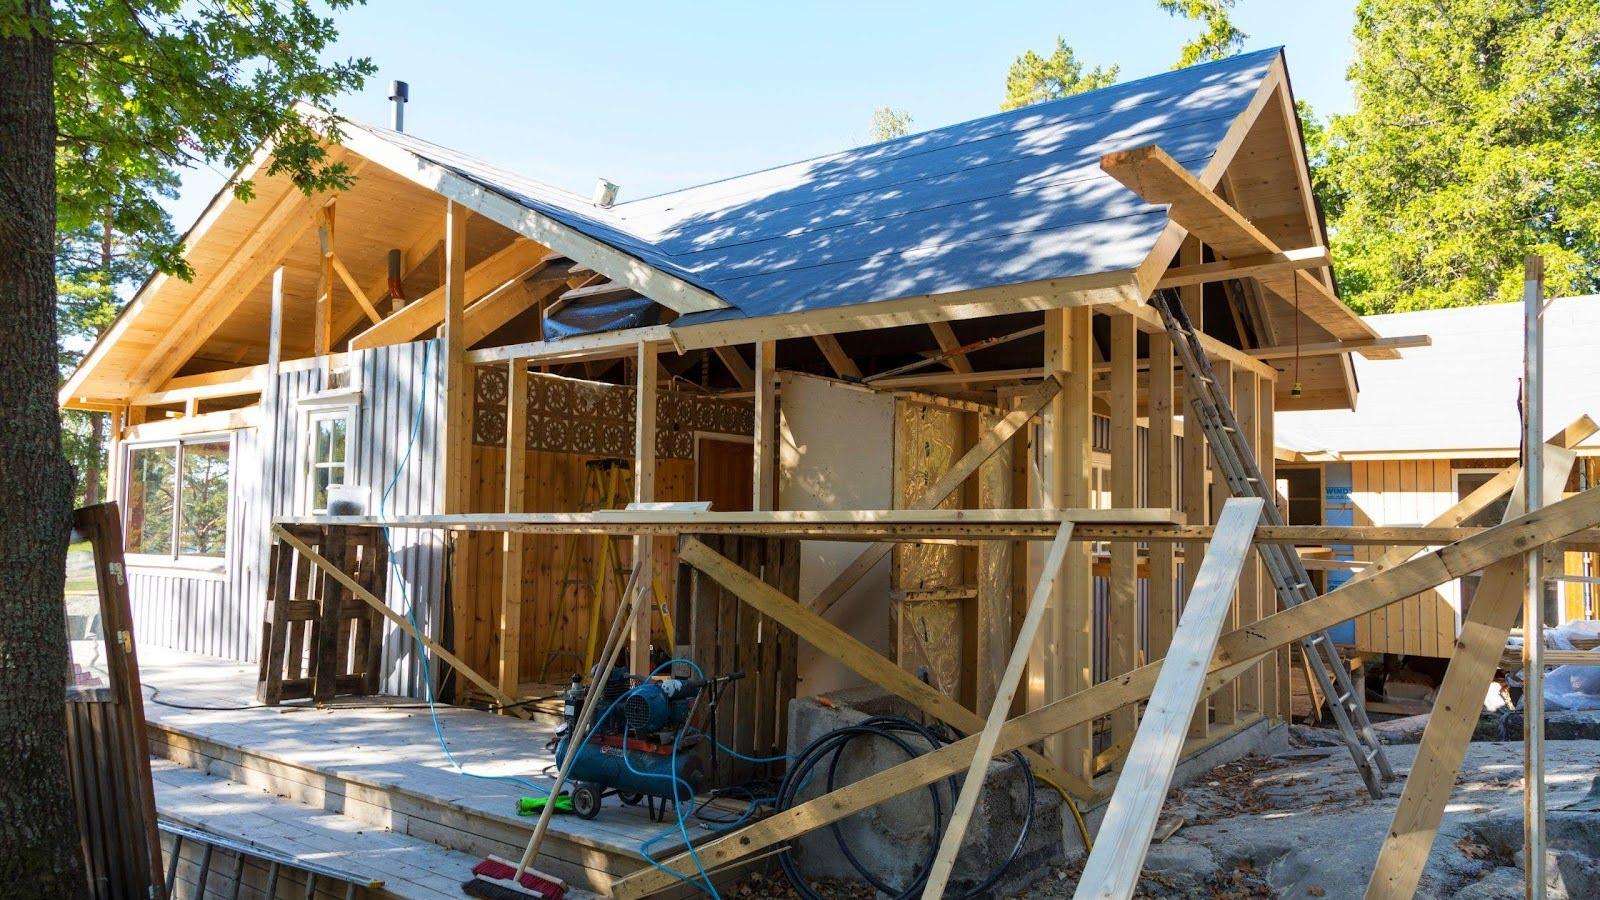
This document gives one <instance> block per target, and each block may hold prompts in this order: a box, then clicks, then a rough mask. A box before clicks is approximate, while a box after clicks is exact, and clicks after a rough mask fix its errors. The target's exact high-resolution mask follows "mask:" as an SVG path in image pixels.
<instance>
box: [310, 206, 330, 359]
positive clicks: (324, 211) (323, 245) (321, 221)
mask: <svg viewBox="0 0 1600 900" xmlns="http://www.w3.org/2000/svg"><path fill="white" fill-rule="evenodd" d="M333 212H334V206H333V201H332V200H329V201H328V202H326V203H324V204H322V205H321V206H319V207H317V211H316V216H317V246H318V248H319V249H320V252H321V258H322V263H321V266H320V268H319V269H318V274H317V308H316V329H315V334H314V337H313V339H312V342H311V352H312V353H313V354H315V355H317V356H327V355H328V354H329V353H331V352H332V351H333Z"/></svg>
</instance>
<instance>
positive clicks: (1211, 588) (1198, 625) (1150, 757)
mask: <svg viewBox="0 0 1600 900" xmlns="http://www.w3.org/2000/svg"><path fill="white" fill-rule="evenodd" d="M1264 505H1265V504H1264V503H1263V501H1261V500H1259V499H1257V498H1254V497H1251V498H1245V499H1231V500H1229V501H1227V503H1226V504H1225V505H1224V506H1223V510H1222V514H1221V516H1219V517H1218V520H1217V536H1216V539H1215V540H1213V541H1212V542H1211V545H1210V552H1209V553H1207V554H1206V561H1205V564H1204V565H1202V566H1201V567H1200V573H1199V575H1198V576H1197V577H1196V578H1195V583H1194V593H1193V594H1192V595H1191V596H1190V597H1189V602H1188V604H1186V605H1185V606H1184V610H1183V618H1182V619H1180V620H1179V622H1178V630H1177V633H1176V635H1175V637H1174V639H1173V646H1174V648H1175V649H1174V651H1173V653H1172V654H1171V655H1170V656H1168V657H1167V658H1166V662H1165V663H1164V664H1163V665H1162V666H1161V672H1160V674H1159V675H1158V676H1157V677H1156V683H1155V687H1154V688H1153V689H1152V690H1151V692H1150V701H1149V703H1147V704H1146V705H1145V712H1144V717H1143V719H1142V720H1141V721H1140V723H1139V731H1138V733H1137V734H1136V735H1135V736H1134V738H1133V745H1132V747H1130V748H1129V750H1128V756H1127V758H1126V760H1125V762H1124V764H1123V767H1122V777H1121V778H1120V779H1119V780H1118V782H1117V789H1116V791H1115V792H1114V793H1112V795H1111V802H1110V803H1109V804H1108V805H1107V806H1106V812H1105V816H1104V817H1103V818H1102V819H1101V820H1100V832H1099V835H1098V836H1097V837H1096V839H1095V844H1094V849H1093V850H1092V851H1091V852H1090V853H1089V859H1088V861H1087V862H1085V863H1084V867H1083V875H1082V876H1081V877H1080V878H1079V879H1078V889H1077V890H1076V891H1075V892H1074V893H1073V897H1074V898H1080V897H1081V898H1085V900H1087V898H1099V897H1103V898H1118V900H1127V898H1129V897H1132V896H1133V890H1134V887H1135V886H1136V885H1137V884H1138V881H1139V872H1140V870H1141V869H1143V868H1144V857H1145V852H1146V851H1147V850H1149V848H1150V836H1151V835H1152V834H1154V833H1155V830H1156V818H1157V817H1158V816H1160V814H1161V805H1162V803H1163V802H1164V801H1165V800H1166V797H1167V788H1168V787H1169V786H1170V785H1171V784H1172V775H1173V770H1174V769H1175V768H1176V766H1177V765H1178V758H1179V756H1180V755H1181V754H1182V752H1183V735H1184V731H1185V729H1186V728H1187V727H1188V725H1189V722H1190V720H1191V719H1192V718H1193V715H1194V708H1195V703H1196V702H1198V701H1199V700H1200V699H1201V696H1200V690H1201V688H1202V687H1203V686H1204V685H1205V669H1206V664H1207V663H1208V662H1210V661H1211V654H1212V653H1213V652H1214V651H1215V650H1216V645H1217V638H1218V636H1220V635H1221V633H1222V629H1223V627H1224V626H1225V624H1226V622H1227V619H1228V607H1229V604H1230V602H1231V599H1232V595H1233V593H1234V584H1235V583H1236V582H1237V581H1238V579H1239V575H1240V573H1241V572H1242V571H1243V570H1244V566H1245V560H1246V558H1247V557H1248V556H1249V554H1250V552H1251V548H1250V536H1251V534H1252V533H1253V532H1254V530H1255V525H1256V523H1258V522H1260V521H1261V510H1262V507H1263V506H1264ZM985 749H990V748H985V747H983V746H982V745H981V744H980V746H979V753H978V757H979V758H986V757H985V756H984V754H983V752H982V751H983V750H985ZM968 778H969V779H970V778H971V776H970V775H969V776H968Z"/></svg>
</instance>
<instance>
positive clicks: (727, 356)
mask: <svg viewBox="0 0 1600 900" xmlns="http://www.w3.org/2000/svg"><path fill="white" fill-rule="evenodd" d="M713 352H715V353H716V354H717V359H720V360H722V365H723V366H724V367H725V368H727V370H728V374H730V375H732V376H733V380H734V381H735V382H737V383H738V385H739V390H741V391H753V390H755V387H756V376H755V373H754V372H752V371H750V364H749V363H747V362H745V361H744V357H743V356H742V355H740V353H739V348H737V347H715V348H713Z"/></svg>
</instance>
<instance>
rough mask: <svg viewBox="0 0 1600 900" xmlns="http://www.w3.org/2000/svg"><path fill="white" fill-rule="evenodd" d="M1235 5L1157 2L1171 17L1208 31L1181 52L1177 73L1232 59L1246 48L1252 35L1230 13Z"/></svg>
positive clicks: (1227, 1) (1225, 0) (1207, 0)
mask: <svg viewBox="0 0 1600 900" xmlns="http://www.w3.org/2000/svg"><path fill="white" fill-rule="evenodd" d="M1234 2H1235V0H1156V4H1157V5H1158V6H1160V7H1161V8H1162V9H1164V10H1166V11H1167V14H1168V15H1173V16H1182V17H1183V18H1185V19H1188V20H1190V21H1191V22H1196V21H1197V22H1199V23H1200V24H1201V25H1202V26H1204V30H1203V31H1201V32H1200V33H1199V34H1198V35H1196V36H1195V37H1194V38H1193V39H1192V40H1190V41H1189V42H1188V43H1186V44H1184V45H1183V48H1182V49H1181V50H1180V51H1179V52H1178V61H1177V63H1176V64H1174V65H1173V68H1174V69H1181V68H1183V67H1184V66H1192V65H1194V64H1195V63H1197V62H1205V61H1206V60H1210V59H1222V58H1224V57H1228V56H1232V55H1233V54H1235V53H1238V52H1239V50H1240V49H1241V48H1243V47H1244V39H1245V38H1247V37H1249V35H1248V34H1245V33H1244V32H1242V31H1240V30H1239V29H1238V28H1237V27H1235V26H1234V24H1233V17H1232V16H1231V15H1230V14H1229V10H1231V9H1233V4H1234Z"/></svg>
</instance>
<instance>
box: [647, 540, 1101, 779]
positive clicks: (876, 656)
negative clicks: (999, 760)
mask: <svg viewBox="0 0 1600 900" xmlns="http://www.w3.org/2000/svg"><path fill="white" fill-rule="evenodd" d="M1063 528H1065V529H1066V530H1067V534H1068V537H1069V538H1070V536H1071V524H1070V523H1067V524H1065V525H1063ZM678 558H679V559H680V560H682V561H683V562H686V563H688V564H689V565H691V566H694V567H695V568H696V569H699V570H700V571H701V572H704V573H705V574H706V575H708V576H710V577H711V578H712V579H713V580H715V581H716V582H717V583H718V584H720V585H722V586H723V587H724V588H726V589H727V590H729V591H731V592H733V594H734V595H735V596H737V597H738V598H739V599H740V600H742V601H744V602H745V603H748V604H749V605H750V606H751V607H753V608H755V609H756V610H757V611H759V612H760V613H761V614H762V615H764V616H767V617H769V618H771V619H772V620H774V621H776V622H777V623H778V624H780V625H782V626H783V627H785V628H787V629H789V630H790V631H792V632H794V633H795V634H796V635H798V636H799V637H800V638H801V639H802V640H804V641H805V642H806V643H808V644H810V645H812V646H813V647H816V648H817V649H818V650H820V651H822V652H823V653H825V654H827V655H828V656H829V657H830V658H832V659H834V660H837V661H838V662H840V663H841V664H843V665H844V666H846V667H847V668H849V669H850V670H851V671H853V672H855V673H856V674H857V675H860V676H861V677H862V678H865V679H867V680H868V681H870V682H872V683H873V684H876V685H878V686H879V687H881V688H883V689H884V690H886V691H889V692H890V693H892V694H894V695H896V696H898V697H901V698H902V699H904V700H906V701H907V702H909V703H911V704H912V705H914V706H916V707H917V708H918V709H920V710H922V711H923V712H925V713H927V714H928V715H930V716H934V717H936V718H938V719H941V720H943V721H945V722H948V723H950V724H951V725H953V726H955V727H956V728H959V729H961V730H962V731H969V732H970V731H978V730H980V729H982V728H983V718H982V717H981V716H979V715H978V714H977V713H975V712H973V711H972V710H970V709H967V708H966V707H965V706H962V705H961V704H960V703H959V702H957V701H956V700H954V699H952V698H951V697H949V696H948V695H946V694H944V693H941V692H940V691H938V690H935V689H934V688H932V687H929V686H928V685H926V684H924V683H923V682H922V681H921V680H919V679H918V678H917V677H916V676H915V675H912V674H911V673H910V672H907V671H906V670H905V669H902V668H900V667H899V666H897V665H895V664H894V663H893V662H891V661H890V660H888V659H885V658H884V656H883V655H882V654H881V653H879V652H878V651H876V650H874V649H872V648H871V647H868V646H867V645H866V644H863V643H861V642H860V641H858V640H856V639H855V638H854V637H852V636H851V635H850V634H849V633H847V632H845V631H844V630H843V629H841V628H840V627H839V626H837V625H835V624H833V623H832V622H829V621H828V620H826V619H824V618H822V616H820V615H818V614H817V613H814V612H812V611H811V610H808V609H806V608H805V607H804V606H801V605H800V604H799V602H797V601H795V600H794V599H792V598H790V597H787V596H785V595H784V594H783V592H782V591H779V590H778V589H777V588H775V587H773V586H772V585H769V584H767V583H766V582H764V581H762V580H761V579H759V578H757V577H755V576H754V575H752V574H750V572H748V571H746V570H745V568H744V567H743V566H741V565H739V564H738V563H736V562H734V561H733V560H731V559H728V558H727V557H726V556H723V555H722V554H720V553H718V552H717V551H715V550H712V549H711V548H710V547H707V546H706V545H705V544H703V543H701V542H700V541H697V540H695V539H694V538H692V537H685V538H684V539H683V542H682V544H681V545H680V546H679V548H678ZM1041 580H1043V581H1046V582H1048V581H1050V580H1051V576H1050V575H1049V569H1048V568H1047V569H1046V575H1045V576H1044V577H1043V578H1042V579H1041ZM1025 755H1026V756H1027V757H1028V764H1029V765H1031V766H1033V767H1034V770H1035V771H1036V772H1038V773H1039V777H1040V778H1042V779H1045V780H1046V781H1049V782H1051V783H1052V784H1054V785H1058V786H1059V787H1061V788H1063V789H1065V790H1066V791H1068V792H1069V793H1071V794H1074V795H1076V796H1078V797H1079V798H1081V799H1085V800H1090V799H1093V798H1094V796H1095V790H1094V787H1093V786H1092V785H1090V784H1089V783H1087V782H1085V781H1084V780H1083V779H1081V778H1078V777H1076V776H1074V775H1070V774H1068V773H1067V772H1065V771H1063V770H1062V769H1061V768H1060V767H1058V766H1057V765H1056V764H1055V763H1053V762H1051V761H1049V760H1048V759H1046V758H1045V757H1044V756H1043V755H1041V754H1039V753H1037V752H1034V751H1031V750H1030V751H1027V752H1026V754H1025Z"/></svg>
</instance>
